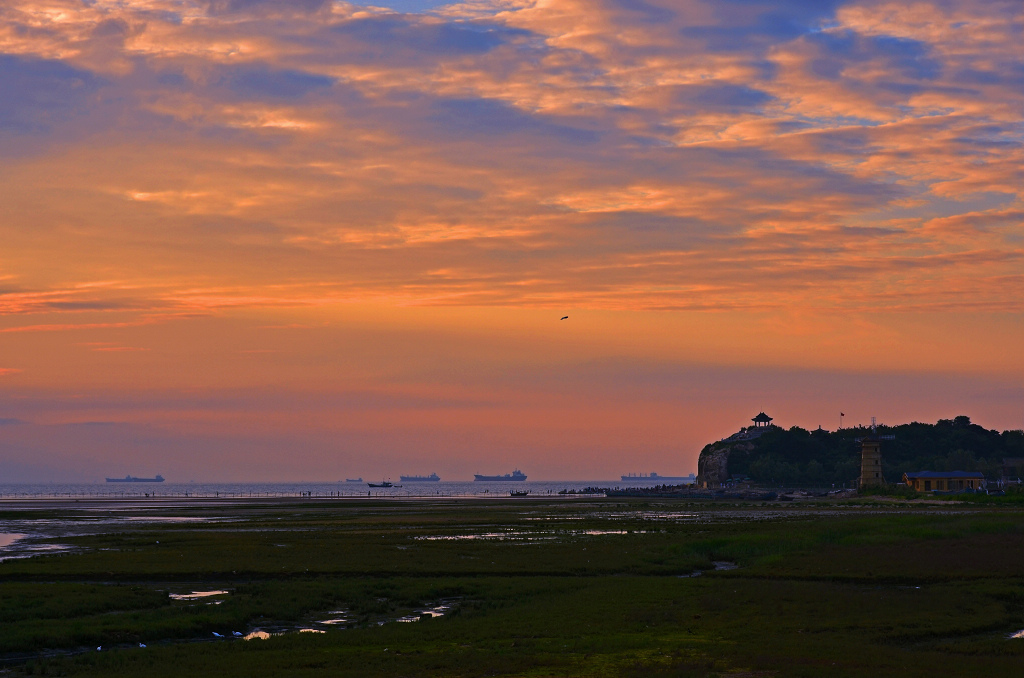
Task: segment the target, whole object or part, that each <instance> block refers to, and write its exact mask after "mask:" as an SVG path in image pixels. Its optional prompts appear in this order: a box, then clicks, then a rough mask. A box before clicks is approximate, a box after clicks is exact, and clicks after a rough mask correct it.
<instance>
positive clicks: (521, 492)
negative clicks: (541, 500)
mask: <svg viewBox="0 0 1024 678" xmlns="http://www.w3.org/2000/svg"><path fill="white" fill-rule="evenodd" d="M528 494H530V491H529V490H510V491H509V493H508V496H510V497H525V496H526V495H528Z"/></svg>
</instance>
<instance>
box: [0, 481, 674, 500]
mask: <svg viewBox="0 0 1024 678" xmlns="http://www.w3.org/2000/svg"><path fill="white" fill-rule="evenodd" d="M363 477H367V476H365V475H364V476H363ZM378 482H379V481H378ZM659 484H663V483H662V481H650V480H647V479H642V478H637V479H634V480H630V481H628V482H623V481H621V480H526V481H523V482H507V481H506V482H476V481H465V480H451V481H448V480H442V481H440V482H436V483H400V482H399V483H396V486H395V487H387V488H382V487H369V486H368V485H367V484H366V483H346V482H343V481H338V482H298V483H230V482H228V483H204V482H170V481H168V482H163V483H104V482H94V483H36V484H19V483H0V499H76V498H77V499H86V498H137V499H143V500H145V499H154V498H168V497H179V498H214V499H217V498H220V499H231V498H248V497H304V496H308V497H310V498H321V499H323V498H344V497H367V496H370V497H482V498H508V496H509V492H510V491H512V490H524V491H525V490H528V491H529V492H530V497H548V496H556V497H557V496H564V497H569V498H572V497H578V496H581V494H580V493H581V492H583V491H584V490H587V489H591V488H616V487H653V486H655V485H659ZM560 492H567V493H568V492H572V493H575V494H562V495H560V494H559V493H560ZM582 496H586V495H582Z"/></svg>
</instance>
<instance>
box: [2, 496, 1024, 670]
mask: <svg viewBox="0 0 1024 678" xmlns="http://www.w3.org/2000/svg"><path fill="white" fill-rule="evenodd" d="M116 513H117V516H118V517H119V518H120V520H119V522H115V523H114V525H115V527H114V528H110V527H109V526H108V527H106V528H105V529H104V530H102V531H99V530H97V533H96V534H86V535H79V536H75V537H64V538H62V539H60V540H59V541H60V542H61V543H63V544H69V545H71V546H73V547H75V549H76V551H75V552H74V553H70V554H64V555H49V556H37V557H34V558H27V559H19V560H8V561H5V562H3V563H0V658H4V659H6V660H7V663H6V670H7V671H9V672H11V673H12V674H13V675H19V674H28V675H74V676H79V675H81V676H110V675H118V676H147V677H149V678H153V677H160V676H184V675H189V676H255V675H267V676H323V675H330V676H643V677H644V678H656V677H658V676H728V675H735V676H740V675H744V676H752V675H753V676H821V675H829V676H864V675H872V676H890V675H891V676H934V675H937V674H942V675H964V676H967V675H971V676H974V675H986V676H993V675H994V676H1003V675H1006V676H1010V675H1014V676H1016V675H1019V674H1020V671H1021V667H1022V666H1024V639H1009V638H1008V635H1009V634H1010V633H1012V632H1015V631H1018V630H1020V629H1024V511H1022V510H1020V509H1017V508H1013V507H976V506H961V505H954V504H944V505H939V506H921V505H900V504H878V505H872V504H870V503H868V504H863V503H862V504H859V505H842V504H821V505H795V506H794V505H791V506H785V507H780V506H778V505H767V506H760V505H758V506H736V505H723V506H716V505H708V504H700V505H687V504H686V503H680V502H678V501H645V500H630V499H623V500H611V499H602V500H593V499H589V500H565V499H558V500H556V499H549V500H533V499H529V500H507V501H493V500H492V501H478V500H448V501H422V502H421V501H372V500H366V501H353V500H345V501H322V502H315V501H308V502H299V501H291V502H279V501H275V502H251V503H244V502H240V503H227V502H225V503H223V504H218V503H217V502H212V501H211V502H205V503H201V502H197V503H196V504H195V505H194V506H193V505H188V506H174V507H165V508H161V507H160V506H159V505H156V504H155V505H154V506H151V507H150V506H135V507H122V508H121V509H119V510H118V511H117V512H116ZM95 515H96V510H95V508H91V509H88V510H87V509H85V508H76V507H73V506H70V505H63V506H62V507H61V508H60V509H52V510H49V511H47V512H42V511H40V510H31V511H29V510H21V509H18V508H17V506H8V507H7V508H6V509H5V510H4V512H3V513H2V514H0V519H3V520H7V521H18V520H26V519H30V518H35V519H39V518H45V519H49V520H56V519H60V520H63V521H66V522H68V523H74V522H75V521H80V522H82V523H83V524H87V523H88V521H89V520H91V519H93V518H94V517H95ZM178 518H188V519H190V520H191V521H193V522H177V521H176V520H171V519H178ZM132 519H139V520H132ZM155 519H162V520H155ZM716 562H717V563H719V565H718V567H719V568H722V567H724V565H723V563H729V564H730V565H729V567H731V565H732V564H734V565H736V568H735V569H715V564H714V563H716ZM695 572H701V573H702V574H701V576H692V575H693V574H694V573H695ZM210 590H224V591H226V592H227V593H226V594H222V595H218V596H211V597H209V598H199V599H195V600H174V599H172V598H171V597H170V596H169V595H168V594H169V593H174V594H184V593H190V592H193V591H210ZM432 608H438V609H441V610H442V611H443V612H444V614H443V615H442V616H438V617H430V616H426V615H424V616H422V617H417V615H418V614H419V613H420V612H423V611H424V610H428V609H432ZM409 616H412V617H413V618H418V619H419V621H416V622H415V623H399V622H397V621H396V620H398V619H399V618H401V617H409ZM329 618H334V619H344V620H345V622H344V623H340V624H332V625H327V624H320V623H318V622H321V621H325V620H327V619H329ZM302 628H306V629H314V630H316V631H323V633H305V632H301V631H300V630H299V629H302ZM254 630H265V631H268V632H271V633H274V634H277V633H279V634H280V635H271V636H270V637H269V638H268V639H265V640H242V639H240V638H235V637H233V636H232V633H233V632H238V633H241V634H243V635H245V634H248V633H249V632H251V631H254ZM214 633H219V634H221V635H222V636H225V637H224V638H218V637H217V636H215V635H214ZM139 643H143V644H145V645H146V647H145V648H141V647H139ZM97 646H102V647H103V650H102V651H96V649H95V648H96V647H97Z"/></svg>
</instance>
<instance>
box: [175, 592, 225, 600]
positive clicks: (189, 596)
mask: <svg viewBox="0 0 1024 678" xmlns="http://www.w3.org/2000/svg"><path fill="white" fill-rule="evenodd" d="M228 593H229V592H228V591H193V592H192V593H168V594H167V597H168V598H170V599H171V600H199V599H200V598H209V597H211V596H226V595H228Z"/></svg>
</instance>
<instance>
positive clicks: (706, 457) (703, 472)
mask: <svg viewBox="0 0 1024 678" xmlns="http://www.w3.org/2000/svg"><path fill="white" fill-rule="evenodd" d="M753 449H754V444H753V443H751V442H750V441H736V442H730V441H724V440H723V441H719V442H717V443H711V444H710V445H706V446H705V447H704V449H703V450H701V451H700V458H699V459H698V460H697V486H698V487H718V486H719V485H721V484H722V483H724V482H725V481H726V480H728V479H729V455H730V454H731V453H732V452H733V451H734V450H737V451H743V452H750V451H751V450H753Z"/></svg>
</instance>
